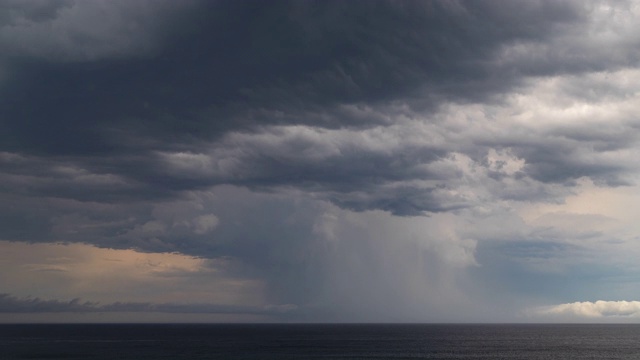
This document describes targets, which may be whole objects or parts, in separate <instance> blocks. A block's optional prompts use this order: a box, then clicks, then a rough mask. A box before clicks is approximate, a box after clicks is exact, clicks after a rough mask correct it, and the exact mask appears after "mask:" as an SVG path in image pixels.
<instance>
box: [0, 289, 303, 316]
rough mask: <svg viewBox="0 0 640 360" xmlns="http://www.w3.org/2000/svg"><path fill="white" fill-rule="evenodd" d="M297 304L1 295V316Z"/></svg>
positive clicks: (266, 311)
mask: <svg viewBox="0 0 640 360" xmlns="http://www.w3.org/2000/svg"><path fill="white" fill-rule="evenodd" d="M296 310H297V306H296V305H292V304H286V305H267V306H263V307H255V306H236V305H216V304H175V303H147V302H129V303H123V302H116V303H110V304H100V303H96V302H89V301H82V300H81V299H72V300H69V301H61V300H45V299H40V298H37V297H36V298H28V297H27V298H17V297H15V296H11V295H10V294H0V313H61V312H62V313H94V312H106V313H109V312H133V313H146V312H160V313H177V314H188V313H201V314H239V315H240V314H246V315H279V316H283V315H284V314H286V313H289V312H295V311H296Z"/></svg>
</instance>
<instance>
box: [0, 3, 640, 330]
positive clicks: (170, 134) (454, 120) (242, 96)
mask: <svg viewBox="0 0 640 360" xmlns="http://www.w3.org/2000/svg"><path fill="white" fill-rule="evenodd" d="M632 5H633V4H632V3H627V2H619V3H615V4H607V3H604V2H598V1H562V2H558V1H528V2H526V3H514V2H511V1H432V2H416V3H414V2H387V1H377V2H343V1H321V2H320V1H318V2H315V1H308V2H288V1H281V2H275V3H273V2H269V3H266V2H250V1H215V2H199V1H189V2H180V3H175V2H165V1H154V2H150V1H138V2H135V3H131V2H123V1H112V2H102V1H89V2H79V1H61V2H47V3H42V2H4V3H3V4H2V5H0V7H1V8H0V9H2V10H6V11H0V13H2V15H0V49H2V50H4V51H0V128H1V130H0V144H2V145H1V146H0V204H1V205H0V225H2V226H0V228H2V230H1V231H0V239H5V240H12V241H29V242H50V241H69V242H86V243H90V244H94V245H97V246H101V247H107V248H121V249H129V248H132V249H137V250H141V251H149V252H179V253H183V254H188V255H193V256H201V257H205V258H210V259H214V258H220V257H228V258H229V259H231V260H230V261H231V263H233V264H234V266H235V267H233V269H231V270H229V276H236V275H242V276H247V277H253V278H259V279H261V280H263V281H264V283H265V284H266V288H267V289H266V292H267V293H269V296H270V300H271V301H273V303H293V304H298V305H305V306H309V307H314V306H316V305H317V307H316V309H320V308H322V307H323V306H328V307H331V306H329V305H327V304H332V303H333V304H335V303H344V304H347V305H345V306H343V307H340V311H343V312H344V313H345V314H346V313H349V312H354V313H358V311H359V310H358V304H355V303H353V299H351V297H353V296H354V294H357V295H359V296H365V297H367V298H371V299H374V298H375V299H377V300H375V301H373V300H372V304H371V305H370V307H369V308H367V309H366V310H362V311H361V312H360V313H358V314H361V315H362V316H363V317H362V318H364V317H365V316H366V314H371V313H373V312H375V311H377V310H379V309H381V308H384V306H385V303H394V304H398V303H403V304H404V306H405V307H406V308H407V309H410V310H407V311H406V312H403V311H401V310H398V309H395V310H393V311H390V312H389V313H390V314H391V315H390V318H394V317H393V316H396V317H395V319H398V318H403V319H404V318H408V317H409V314H410V311H414V310H415V311H418V312H420V311H423V310H420V309H421V308H423V307H424V309H431V310H432V311H436V310H434V309H440V308H441V305H439V304H437V301H436V300H433V301H431V300H429V301H427V304H426V305H425V303H422V302H419V301H413V300H407V299H406V298H405V297H406V296H409V295H408V294H413V295H412V296H416V294H418V296H424V297H429V296H428V295H429V293H430V291H435V290H431V289H439V290H438V291H445V292H446V291H449V290H450V289H449V288H446V287H445V286H444V285H443V284H444V283H445V282H446V281H450V282H451V283H455V284H458V285H460V284H462V283H465V281H469V279H462V280H461V279H459V278H457V277H456V276H457V275H459V274H458V273H457V270H456V269H458V268H460V267H469V266H475V265H477V264H476V262H475V260H474V256H473V254H474V251H475V249H476V242H475V241H476V240H479V241H481V244H480V245H478V249H480V250H479V254H480V255H482V256H481V259H482V261H485V262H491V261H492V259H499V260H500V259H502V258H501V257H500V256H498V255H496V254H506V255H505V258H508V259H510V260H504V261H502V260H500V261H498V263H499V264H506V263H508V262H509V261H511V260H512V259H519V260H518V261H520V260H522V259H521V258H524V257H526V256H524V255H522V254H523V253H528V254H532V253H533V252H534V250H539V249H540V248H542V249H546V248H545V246H546V245H544V244H558V243H561V241H560V240H559V239H562V238H563V237H564V238H565V239H569V240H571V241H573V240H575V239H578V237H576V234H575V233H574V232H568V233H561V234H558V233H553V232H552V233H545V234H543V235H540V237H534V236H533V235H532V233H533V232H534V230H536V231H537V230H539V229H538V228H536V227H533V228H532V227H531V226H529V225H527V224H525V223H524V222H523V221H522V219H516V218H515V217H514V216H512V214H510V213H509V212H508V211H503V210H504V208H506V207H509V206H511V205H510V204H512V203H517V204H519V205H514V206H524V205H522V204H539V203H544V204H559V203H562V202H563V201H564V200H565V199H566V198H567V196H570V195H572V194H575V193H576V191H577V190H576V189H577V188H578V187H579V186H581V184H584V183H585V182H592V183H594V184H596V185H597V186H601V187H619V186H624V185H630V184H633V183H634V179H635V177H634V174H635V172H636V171H637V165H636V164H635V158H636V157H635V155H636V151H635V148H636V147H637V142H638V137H637V133H638V132H637V129H638V126H639V123H638V121H637V116H636V114H637V111H636V110H637V109H636V108H635V106H634V105H633V104H634V101H635V94H636V93H637V92H638V89H637V86H635V85H634V84H637V83H638V81H635V80H640V76H639V75H638V73H637V71H636V70H635V68H634V67H635V66H636V63H637V60H638V59H639V58H640V57H639V54H638V52H637V51H636V50H635V49H637V48H638V40H637V36H635V34H636V33H637V31H636V30H638V28H637V26H636V25H635V24H634V21H633V19H634V17H633V15H634V11H635V10H634V9H633V6H632ZM45 29H51V31H49V32H47V35H48V36H43V34H44V33H45ZM352 212H356V213H358V214H356V215H354V214H352ZM494 212H497V213H498V214H499V216H498V220H495V219H494V220H492V221H496V222H497V223H500V225H499V226H493V227H492V228H491V229H489V230H487V229H484V228H483V227H482V226H484V225H482V226H481V225H478V224H481V223H484V221H487V219H488V218H490V217H491V214H493V213H494ZM383 213H384V215H381V214H383ZM423 215H426V217H421V216H423ZM397 216H401V217H397ZM336 217H340V218H339V219H338V218H336ZM351 217H353V218H351ZM450 217H455V218H456V219H458V220H455V221H454V220H450V219H451V218H450ZM459 219H465V220H464V221H463V220H459ZM375 220H377V221H379V222H380V224H377V223H375ZM439 221H444V222H445V224H444V225H442V224H440V222H439ZM456 221H458V222H460V223H456ZM359 222H360V223H365V224H367V225H366V226H360V225H358V223H359ZM422 222H424V223H425V224H426V225H425V227H421V225H418V224H419V223H422ZM449 222H452V223H449ZM508 222H512V224H516V225H508V224H507V223H508ZM398 224H402V225H403V226H400V225H398ZM387 226H388V227H391V228H395V229H396V230H398V232H399V233H402V235H396V234H391V233H388V232H386V230H385V228H386V227H387ZM511 226H513V227H517V228H518V229H519V230H517V231H516V230H514V231H512V232H510V231H506V230H505V228H510V227H511ZM554 226H555V225H554ZM457 227H462V228H466V227H469V228H470V229H473V231H468V232H466V230H465V231H462V230H458V229H457ZM372 229H374V230H372ZM407 229H409V230H411V229H413V230H411V231H413V233H410V234H405V232H406V231H408V230H407ZM444 229H447V230H446V231H445V230H444ZM485 230H486V234H484V233H482V231H485ZM475 231H478V232H480V233H479V234H476V233H475ZM594 231H595V233H594V234H595V235H593V237H589V236H586V235H585V237H584V238H581V239H587V240H589V239H591V240H592V239H594V238H597V239H600V240H601V236H600V235H601V234H600V233H598V231H599V230H597V231H596V230H594ZM425 234H426V235H425ZM583 235H584V234H583ZM507 238H510V239H512V240H514V241H520V242H521V243H522V244H519V246H520V247H517V246H514V247H513V249H516V250H518V251H522V252H518V253H513V252H512V253H509V247H508V246H496V245H495V244H494V243H495V242H501V241H506V239H507ZM398 239H400V240H398ZM443 239H444V240H443ZM569 240H567V241H569ZM591 240H589V241H591ZM527 241H531V242H533V245H532V247H531V248H527V247H526V246H525V245H524V244H526V242H527ZM585 241H586V240H585ZM396 242H399V243H396ZM443 243H446V245H443ZM484 243H487V244H489V245H486V246H487V247H483V246H484V245H483V244H484ZM541 244H542V245H541ZM554 246H556V245H554ZM551 248H552V250H553V251H554V252H563V251H565V250H566V251H567V252H571V251H574V250H576V249H577V248H576V247H572V246H568V245H566V244H564V245H557V247H551ZM587 248H588V249H590V250H589V251H592V250H593V247H590V246H587ZM567 249H568V250H567ZM483 251H486V252H483ZM514 251H515V250H514ZM385 252H387V253H391V254H395V255H390V257H391V260H389V261H388V263H384V264H386V265H380V263H381V262H384V260H383V259H384V256H383V255H384V254H385ZM425 264H426V265H425ZM460 264H463V265H460ZM497 267H499V266H498V265H496V267H494V268H489V270H486V272H485V274H486V273H490V272H491V271H494V270H496V268H497ZM505 267H507V265H505ZM525 267H526V266H523V268H525ZM527 271H528V270H525V271H524V273H527ZM414 273H419V274H422V275H425V274H437V275H430V276H432V277H429V276H427V280H424V279H423V278H414V277H413V275H412V274H414ZM344 274H350V275H349V276H346V275H344ZM371 274H375V276H373V275H371ZM442 274H444V275H442ZM451 274H456V275H451ZM527 274H528V273H527ZM425 276H426V275H425ZM523 276H524V275H523ZM372 277H374V278H375V279H371V278H372ZM463 277H464V276H463ZM398 278H402V279H405V278H408V279H409V280H407V281H406V282H399V281H397V279H398ZM452 278H454V279H453V280H451V279H452ZM374 280H375V281H374ZM465 284H466V285H467V286H468V285H469V284H468V283H465ZM454 288H455V286H454ZM389 289H393V291H389ZM412 289H413V290H412ZM328 293H332V294H333V295H327V294H328ZM454 293H455V291H453V290H451V293H450V294H449V295H450V298H455V297H456V296H455V294H454ZM3 299H5V300H6V299H9V300H11V299H13V300H11V301H17V302H20V301H18V300H19V299H14V298H11V297H5V298H3ZM314 299H316V300H317V299H320V300H317V301H318V304H315V303H313V301H314ZM350 299H351V300H350ZM9 300H6V301H9ZM38 302H41V301H40V300H38ZM54 305H56V306H58V305H60V304H58V303H56V304H54ZM67 305H69V306H72V305H73V306H80V307H82V306H85V305H83V304H79V303H74V304H67ZM86 306H89V307H92V306H94V305H91V304H88V305H86ZM96 306H97V305H96ZM141 306H143V307H144V306H147V305H141ZM318 311H319V310H318ZM424 311H427V310H424ZM354 316H356V315H354ZM358 316H360V315H358ZM452 316H453V315H452ZM356 317H357V316H356Z"/></svg>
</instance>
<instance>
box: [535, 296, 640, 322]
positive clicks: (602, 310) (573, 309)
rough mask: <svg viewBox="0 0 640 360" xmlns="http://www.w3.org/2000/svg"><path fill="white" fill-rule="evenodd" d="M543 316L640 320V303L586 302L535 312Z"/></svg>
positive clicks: (546, 308)
mask: <svg viewBox="0 0 640 360" xmlns="http://www.w3.org/2000/svg"><path fill="white" fill-rule="evenodd" d="M534 313H536V314H537V315H542V316H551V317H552V318H553V317H555V316H564V317H566V316H569V317H576V318H587V319H598V318H608V317H631V318H640V301H604V300H598V301H596V302H590V301H584V302H574V303H567V304H560V305H554V306H549V307H544V308H539V309H537V310H535V311H534Z"/></svg>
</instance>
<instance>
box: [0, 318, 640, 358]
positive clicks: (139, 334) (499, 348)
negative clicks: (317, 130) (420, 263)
mask: <svg viewBox="0 0 640 360" xmlns="http://www.w3.org/2000/svg"><path fill="white" fill-rule="evenodd" d="M638 358H640V325H418V324H411V325H406V324H392V325H389V324H376V325H371V324H366V325H365V324H360V325H356V324H348V325H346V324H340V325H336V324H331V325H329V324H253V325H248V324H216V325H202V324H198V325H195V324H193V325H192V324H188V325H187V324H162V325H156V324H154V325H150V324H149V325H141V324H140V325H138V324H136V325H132V324H117V325H114V324H108V325H107V324H100V325H96V324H91V325H89V324H73V325H26V324H21V325H0V359H2V360H12V359H48V360H52V359H110V360H113V359H118V360H129V359H131V360H133V359H136V360H144V359H178V360H180V359H280V360H282V359H332V360H339V359H523V360H524V359H526V360H533V359H638Z"/></svg>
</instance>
